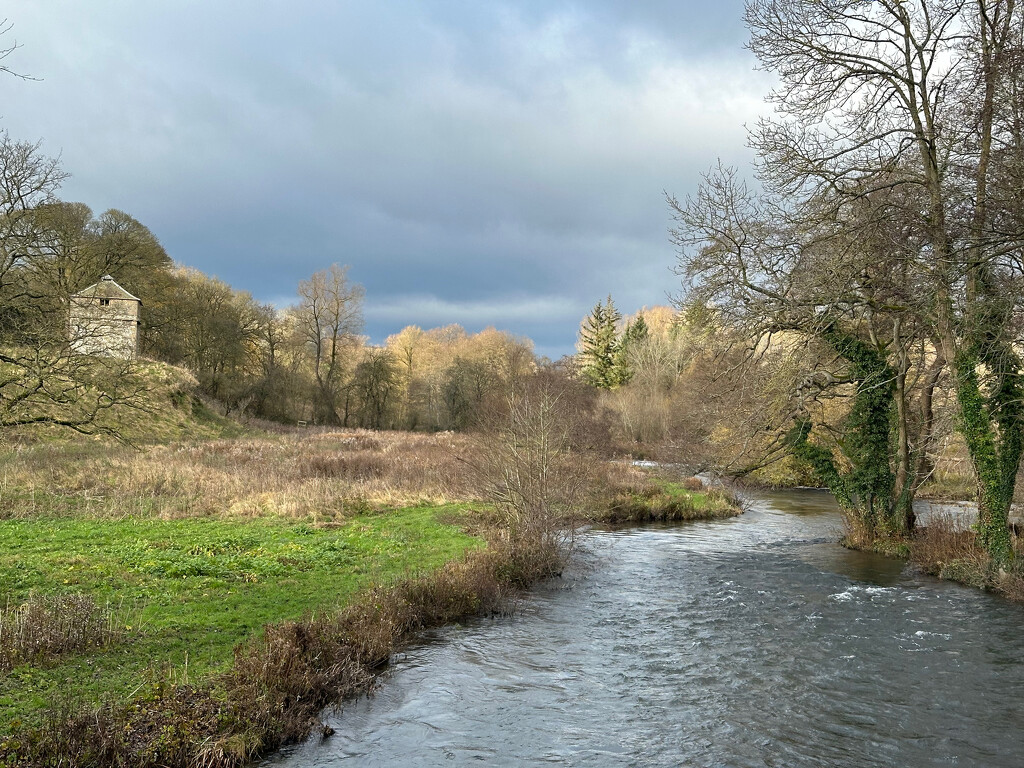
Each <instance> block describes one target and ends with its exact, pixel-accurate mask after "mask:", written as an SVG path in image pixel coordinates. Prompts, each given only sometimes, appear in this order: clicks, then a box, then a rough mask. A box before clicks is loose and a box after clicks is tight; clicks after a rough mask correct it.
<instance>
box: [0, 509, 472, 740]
mask: <svg viewBox="0 0 1024 768" xmlns="http://www.w3.org/2000/svg"><path fill="white" fill-rule="evenodd" d="M459 511H460V509H459V508H458V507H451V506H449V507H420V508H405V509H400V510H395V511H392V512H388V513H384V514H378V515H373V516H363V517H355V518H353V519H351V520H349V521H347V522H345V523H342V524H340V525H336V526H331V527H320V528H316V527H313V526H311V525H310V524H308V523H303V522H299V521H290V520H267V519H257V520H228V519H223V520H220V519H205V520H158V519H149V520H146V519H134V518H129V519H124V520H95V519H68V518H41V519H32V520H4V521H0V550H2V551H4V552H5V555H6V556H5V558H4V559H3V562H2V563H0V584H3V585H4V586H3V589H4V591H5V593H6V601H7V603H8V605H11V606H19V605H24V604H25V601H26V600H31V599H35V600H38V599H39V597H40V596H42V595H47V594H64V595H85V596H88V597H89V598H91V605H93V606H95V609H94V610H95V611H99V612H100V613H101V614H102V619H103V621H104V623H106V624H107V625H108V626H110V627H111V632H110V633H109V636H108V637H107V638H105V639H104V643H103V647H99V648H88V649H84V650H82V651H75V650H73V651H72V652H70V653H67V652H66V653H62V654H53V653H49V652H47V649H45V648H43V649H42V650H41V652H39V653H38V655H37V656H36V658H30V659H28V660H26V661H22V662H21V663H17V664H16V666H14V667H13V669H10V670H8V671H7V674H6V675H4V676H0V725H2V726H6V728H5V730H8V729H10V728H11V727H17V726H19V725H21V724H23V723H25V722H26V721H32V720H33V719H34V716H35V715H37V714H38V713H40V712H41V711H42V710H44V709H45V708H47V707H48V706H52V705H53V703H54V702H58V701H60V700H61V699H62V698H63V697H69V696H70V697H71V698H74V699H79V700H84V701H95V702H98V701H101V700H104V699H109V698H113V699H121V698H125V697H127V696H129V695H130V694H131V693H132V692H133V691H134V692H138V689H139V687H140V686H142V685H143V684H144V683H145V681H147V680H150V681H155V680H156V679H157V678H166V677H170V678H171V679H172V680H174V681H185V680H186V679H187V680H189V681H192V682H195V681H200V680H203V679H206V678H207V677H209V676H210V675H211V674H212V673H216V672H220V671H223V670H225V669H226V668H227V667H228V666H230V664H231V661H232V649H233V648H234V647H235V645H236V644H238V643H239V642H241V641H243V640H245V639H246V638H248V637H251V636H253V635H254V634H256V633H257V632H258V631H259V630H260V628H261V627H262V626H263V625H265V624H269V623H273V622H280V621H286V620H289V619H298V618H300V617H302V616H303V615H306V614H310V613H315V612H329V613H333V612H336V611H337V610H339V609H340V607H342V606H344V605H345V604H346V603H347V602H348V600H349V599H350V598H351V597H352V596H353V595H354V594H355V593H356V592H358V591H359V590H360V589H364V588H366V587H367V586H368V585H370V584H380V583H389V582H391V581H394V580H395V579H397V578H398V577H401V576H407V575H409V574H414V573H423V572H426V571H430V570H433V569H435V568H437V567H438V566H440V565H442V564H444V563H446V562H448V561H450V560H453V559H456V558H459V557H461V556H462V555H463V554H464V553H465V552H466V551H467V550H470V549H474V548H477V547H479V546H481V542H479V541H478V540H476V539H473V538H471V537H469V536H467V535H465V534H463V533H461V532H460V531H459V530H457V529H456V528H453V527H452V526H451V525H450V524H444V523H442V522H440V520H439V518H442V517H443V518H447V519H449V521H450V519H451V518H453V517H454V516H455V515H456V514H457V513H458V512H459ZM41 604H42V605H44V606H45V605H46V604H47V603H46V601H45V600H43V601H41ZM56 608H57V609H58V610H63V611H67V610H68V607H67V606H66V605H64V604H61V603H56ZM11 610H12V609H8V612H10V611H11ZM76 618H78V619H82V620H84V619H86V618H88V617H87V616H78V617H76ZM61 619H62V617H60V616H53V617H51V619H50V620H51V621H52V622H58V623H59V622H60V621H61ZM43 621H44V622H45V619H43ZM37 623H39V622H38V621H37ZM36 631H37V633H38V634H41V633H43V632H48V629H47V628H46V627H42V628H40V629H37V630H36ZM15 661H18V659H16V660H15Z"/></svg>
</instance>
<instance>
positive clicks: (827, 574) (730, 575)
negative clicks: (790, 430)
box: [265, 491, 1024, 768]
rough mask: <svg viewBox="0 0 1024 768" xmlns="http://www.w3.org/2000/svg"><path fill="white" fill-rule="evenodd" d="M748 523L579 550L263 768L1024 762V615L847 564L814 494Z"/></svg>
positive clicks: (832, 514) (867, 565)
mask: <svg viewBox="0 0 1024 768" xmlns="http://www.w3.org/2000/svg"><path fill="white" fill-rule="evenodd" d="M750 504H751V507H750V509H749V511H748V512H747V513H746V514H744V515H743V516H742V517H738V518H734V519H731V520H724V521H714V522H700V523H689V524H681V525H677V526H671V527H646V528H638V529H631V530H628V531H618V532H603V531H593V532H590V533H588V534H586V535H585V536H583V537H582V539H581V541H580V543H579V548H578V551H577V553H576V556H575V559H574V562H573V565H572V567H571V568H570V569H569V570H567V571H566V573H565V574H564V577H563V578H560V579H555V580H552V581H550V582H548V583H546V584H543V585H541V586H540V587H538V588H537V589H536V590H534V591H533V592H531V594H530V595H529V597H527V598H526V599H525V600H524V601H523V602H522V603H521V604H520V605H519V606H518V608H517V611H516V613H515V615H513V616H511V617H505V618H492V619H483V620H480V621H477V622H473V623H471V624H469V625H467V626H456V627H449V628H445V629H443V630H440V631H437V632H434V633H431V634H430V635H429V636H428V637H427V639H426V641H425V642H424V643H423V644H422V645H419V646H417V647H416V648H413V649H412V650H410V651H408V652H406V653H404V654H403V655H401V656H400V657H399V658H398V659H397V660H396V662H395V663H394V665H393V666H392V668H391V671H390V672H389V673H388V675H387V678H386V679H385V680H384V682H383V684H382V686H381V688H380V689H379V690H378V692H377V693H376V694H375V695H374V696H372V697H369V698H364V699H361V700H359V701H356V702H350V703H348V704H346V705H345V707H344V709H343V710H341V711H340V712H337V713H334V714H331V715H330V716H328V717H327V721H328V722H329V724H330V725H331V726H332V727H333V728H334V729H335V730H336V731H337V732H336V733H335V734H334V735H333V736H331V737H330V738H328V739H325V740H323V741H321V740H320V739H319V738H316V739H313V740H311V741H310V742H308V743H306V744H303V745H300V746H298V747H295V748H292V749H290V750H288V751H286V752H283V753H281V754H280V755H278V756H276V757H275V758H273V759H272V760H269V761H267V762H266V763H265V765H266V766H273V767H274V768H285V767H287V768H308V767H310V766H325V767H329V766H388V767H390V766H451V765H516V766H518V765H538V764H551V765H567V766H678V765H693V766H779V767H780V768H783V767H785V768H792V767H793V766H843V767H844V768H846V767H848V766H899V767H901V768H904V767H912V766H1014V767H1015V768H1016V767H1018V766H1022V765H1024V664H1022V663H1021V661H1022V660H1024V631H1022V630H1024V609H1022V608H1021V607H1020V606H1017V605H1014V604H1011V603H1008V602H1006V601H1004V600H1002V599H1000V598H998V597H994V596H992V595H988V594H985V593H982V592H977V591H974V590H970V589H967V588H964V587H960V586H957V585H955V584H951V583H947V582H940V581H937V580H934V579H931V578H928V577H925V576H920V575H916V574H914V573H912V572H911V571H910V570H907V569H904V567H903V564H902V563H900V562H897V561H892V560H887V559H885V558H882V557H879V556H874V555H870V554H865V553H857V552H850V551H848V550H845V549H843V548H841V547H839V546H838V545H837V544H835V543H834V542H835V541H836V539H837V538H838V530H839V519H838V516H837V514H836V511H835V506H834V504H833V502H832V500H831V498H830V497H829V496H827V495H826V494H824V493H821V492H815V491H789V492H782V493H772V494H761V495H758V496H757V497H754V498H751V500H750Z"/></svg>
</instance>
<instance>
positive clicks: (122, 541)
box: [0, 430, 528, 765]
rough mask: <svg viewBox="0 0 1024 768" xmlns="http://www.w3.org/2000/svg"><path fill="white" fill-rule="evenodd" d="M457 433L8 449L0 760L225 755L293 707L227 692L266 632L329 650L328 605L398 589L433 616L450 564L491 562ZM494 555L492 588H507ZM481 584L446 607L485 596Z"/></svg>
mask: <svg viewBox="0 0 1024 768" xmlns="http://www.w3.org/2000/svg"><path fill="white" fill-rule="evenodd" d="M462 443H463V440H462V438H460V437H459V436H456V435H444V434H442V435H402V434H380V433H370V432H365V431H356V430H346V431H314V430H304V431H301V432H300V431H292V432H290V433H284V434H261V435H252V434H250V435H248V436H245V437H240V438H235V439H228V440H223V439H222V440H206V441H202V442H182V443H168V444H165V445H157V446H152V447H150V448H148V449H147V450H145V451H142V452H140V451H137V450H134V449H131V448H128V447H125V446H121V445H117V444H112V443H99V442H94V441H83V440H73V441H62V442H56V441H45V442H41V441H37V442H34V443H26V444H21V445H14V446H9V447H6V448H4V449H3V453H2V455H0V467H2V469H0V551H2V552H3V553H4V558H2V559H0V585H2V586H0V764H3V765H6V764H16V765H22V764H24V765H33V764H40V765H42V764H48V763H54V764H55V761H57V760H59V759H60V758H63V759H64V762H65V764H74V765H91V764H101V765H102V764H105V763H112V762H116V761H117V760H122V761H125V760H126V761H127V762H128V764H139V765H146V764H149V762H152V761H154V760H155V761H157V762H156V763H154V764H164V763H166V764H175V763H174V761H175V760H178V761H179V762H180V763H181V764H186V762H187V760H186V757H185V753H184V752H182V751H181V750H183V749H184V746H183V745H184V744H188V743H190V744H193V745H194V746H195V745H199V744H200V743H203V742H209V743H210V744H213V743H221V742H224V743H228V742H230V744H232V745H234V746H232V747H231V748H230V749H227V751H226V752H225V754H226V755H229V756H228V757H225V758H224V759H225V761H226V762H223V763H222V764H224V765H230V764H233V763H232V760H236V757H231V755H236V756H237V755H238V754H251V753H254V752H258V751H260V750H263V749H266V748H268V746H267V745H272V744H274V743H276V741H277V740H278V739H280V738H282V736H280V735H275V734H280V733H281V732H282V731H281V729H282V728H283V729H284V732H285V736H287V734H288V733H291V732H292V731H294V728H295V727H297V726H295V725H290V726H288V725H282V724H286V723H299V722H304V721H305V720H308V718H305V717H304V715H303V712H302V711H301V709H299V710H296V711H295V713H294V714H287V713H286V712H285V711H284V710H283V709H281V708H280V707H277V709H274V707H275V706H277V705H273V706H271V709H269V710H266V709H264V710H259V711H256V712H255V713H253V711H250V710H249V709H246V707H245V706H243V704H246V705H247V704H248V699H249V698H252V697H251V696H247V697H242V698H239V697H237V696H236V697H235V699H232V695H231V694H230V691H232V690H239V685H240V683H238V677H237V675H238V674H240V672H239V671H240V670H241V669H243V668H244V667H245V664H244V661H245V659H251V658H257V657H259V653H260V652H259V651H258V650H257V648H258V646H259V644H260V643H261V642H270V641H269V640H267V638H270V637H281V636H282V634H281V633H284V634H285V635H287V634H288V632H292V633H293V634H294V632H298V633H299V634H301V635H303V636H309V637H313V636H320V637H321V638H322V642H323V643H327V644H328V645H330V643H337V642H340V640H339V639H338V638H335V639H334V640H330V639H329V638H330V633H329V632H327V631H326V630H325V629H324V628H325V627H326V625H325V624H324V623H323V622H324V621H326V620H327V618H328V617H334V618H335V619H338V617H340V616H344V615H346V614H345V612H346V611H354V610H356V608H355V607H356V606H358V605H361V604H363V602H365V601H366V600H371V601H379V598H380V595H381V594H384V593H385V592H387V591H388V590H389V589H391V590H398V589H399V586H398V585H404V587H402V588H404V589H407V590H409V589H411V590H413V591H414V592H416V593H417V594H422V595H423V598H424V602H423V604H422V605H421V606H420V609H422V611H424V612H425V613H424V616H429V615H433V614H434V612H435V610H436V606H435V605H434V604H436V603H437V602H438V601H439V600H441V599H442V598H441V597H440V596H439V595H440V593H443V592H445V590H446V589H454V587H453V586H452V585H453V584H454V583H457V582H458V581H459V579H460V578H463V577H462V576H457V575H458V574H465V578H466V579H467V580H468V581H469V582H474V583H475V582H477V581H480V578H479V574H480V568H481V567H482V566H481V565H480V563H483V562H486V563H490V565H489V566H488V567H490V568H491V569H492V570H494V569H496V568H497V567H498V565H497V563H498V560H496V559H495V555H494V554H493V551H492V550H493V548H492V549H491V550H487V549H486V547H487V542H486V539H487V536H488V535H491V536H492V538H493V537H494V536H493V535H492V534H489V533H488V530H489V526H490V525H491V516H490V515H489V513H488V511H487V508H486V505H485V504H484V503H483V501H482V500H481V499H479V498H477V497H476V496H475V495H474V494H473V493H472V491H471V489H470V488H469V487H468V485H467V483H466V481H465V478H463V477H462V476H461V475H460V473H459V471H458V468H459V462H458V461H457V456H458V454H459V452H460V451H462V450H464V449H465V447H466V446H464V445H463V444H462ZM517 557H519V558H520V559H523V560H526V558H525V557H524V556H523V555H522V553H521V552H518V553H517ZM471 564H472V565H471ZM505 565H506V570H507V571H508V576H507V578H505V577H503V578H505V581H498V582H496V583H499V584H505V583H506V582H507V583H508V584H509V585H511V584H514V583H515V581H516V579H517V578H519V577H518V576H516V575H515V573H514V571H515V570H516V569H515V568H514V567H512V566H514V565H515V563H514V562H513V563H512V565H509V564H508V563H506V564H505ZM527 566H528V563H526V562H524V563H521V564H519V570H520V571H524V569H526V568H527ZM453 574H455V575H453ZM431 579H433V580H434V581H430V580H431ZM453 579H454V581H453ZM484 581H486V580H484ZM480 583H481V584H483V583H484V582H483V581H480ZM444 585H447V586H444ZM442 586H444V588H442ZM510 588H511V587H510ZM488 590H491V587H484V586H482V587H481V589H480V594H479V599H478V600H476V602H474V603H473V604H472V606H471V607H470V608H467V607H465V606H466V605H469V603H467V602H466V598H465V595H463V596H462V597H460V598H458V599H457V600H455V603H458V604H460V605H462V606H463V607H461V608H457V609H456V608H450V609H449V608H446V609H445V610H444V611H442V614H443V615H444V616H448V615H449V614H450V613H451V611H454V614H452V615H457V614H458V613H459V612H460V611H464V610H470V609H472V610H478V609H480V608H481V607H485V606H487V605H489V604H490V598H489V597H488V596H487V593H488ZM463 591H464V592H465V590H463ZM492 591H493V590H492ZM395 594H396V595H397V594H398V593H397V592H396V593H395ZM395 599H397V598H395ZM444 599H448V598H444ZM406 602H409V601H406ZM372 604H374V605H375V604H376V602H373V603H372ZM410 610H411V609H410ZM410 615H413V620H412V623H413V624H415V623H417V622H422V621H425V619H422V618H420V619H416V618H415V612H413V614H410ZM311 617H318V618H311ZM338 620H340V619H338ZM265 627H266V628H267V629H266V630H264V628H265ZM289 628H291V629H289ZM318 628H319V629H318ZM375 631H376V630H375ZM346 637H347V635H346ZM400 637H401V633H400V632H397V633H395V638H396V639H395V642H398V641H399V640H400ZM260 638H263V639H262V640H261V639H260ZM346 642H347V640H346ZM375 642H378V643H379V641H375ZM264 650H266V649H264ZM254 654H255V656H254ZM338 663H341V662H338ZM314 666H315V665H314ZM327 666H328V667H332V666H334V665H331V664H328V665H327ZM348 666H351V665H350V664H349V665H348ZM311 669H312V667H311ZM318 674H319V673H318ZM289 677H291V679H290V682H288V683H287V684H289V685H293V686H296V687H295V689H294V691H293V694H294V698H295V699H296V701H298V700H302V701H306V702H308V701H309V700H310V697H311V696H314V695H315V689H316V688H317V684H316V682H315V677H316V675H313V676H312V677H311V676H310V675H305V677H304V680H305V682H297V681H296V679H295V678H294V676H289V675H285V678H286V679H287V678H289ZM232 681H234V682H232ZM328 682H331V681H328ZM325 685H326V684H325ZM243 687H244V686H243ZM307 688H308V689H309V690H308V691H307V690H306V689H307ZM269 690H270V688H267V691H269ZM268 695H269V694H268ZM286 698H287V697H286ZM256 699H258V700H259V701H263V702H264V703H266V702H267V701H269V700H267V699H266V697H262V698H261V697H260V696H256ZM232 701H234V702H235V703H234V704H232V703H231V702H232ZM267 706H270V704H267ZM225 707H226V708H227V709H225ZM285 709H289V707H285ZM232 712H234V714H232ZM246 712H248V714H245V713H246ZM240 713H241V714H240ZM307 724H308V723H307ZM289 729H291V730H289ZM115 733H116V734H120V735H118V736H117V737H116V738H114V734H115ZM200 733H201V734H203V736H202V738H201V739H198V740H197V739H196V736H197V734H200ZM129 734H130V735H129ZM62 739H63V740H64V741H62ZM91 745H95V747H96V748H97V749H99V748H101V747H102V749H103V750H104V752H103V754H102V755H101V754H99V753H96V752H90V751H89V750H91V749H93V746H91ZM197 748H198V747H197ZM176 750H177V751H176ZM193 752H194V750H193ZM179 753H180V754H179ZM211 754H212V753H211ZM175 755H176V757H175ZM193 758H195V754H192V756H191V757H189V758H187V759H188V760H191V759H193ZM211 759H212V758H211ZM160 761H163V762H162V763H161V762H160ZM181 761H185V762H181ZM207 764H209V765H213V764H215V763H214V762H210V760H207Z"/></svg>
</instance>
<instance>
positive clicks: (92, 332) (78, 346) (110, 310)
mask: <svg viewBox="0 0 1024 768" xmlns="http://www.w3.org/2000/svg"><path fill="white" fill-rule="evenodd" d="M141 307H142V301H141V300H140V299H139V298H137V297H135V296H132V295H131V294H130V293H128V291H126V290H125V289H124V288H122V287H121V286H120V285H118V284H117V283H115V282H114V278H112V277H111V276H110V275H104V276H103V277H102V278H100V281H99V282H98V283H96V284H95V285H90V286H89V287H88V288H85V289H83V290H81V291H79V292H78V293H76V294H73V295H72V296H71V323H70V332H71V348H72V349H73V350H74V351H75V352H77V353H79V354H80V355H96V356H98V357H116V358H120V359H122V360H134V359H135V358H136V357H137V356H138V354H139V325H140V320H139V310H140V308H141Z"/></svg>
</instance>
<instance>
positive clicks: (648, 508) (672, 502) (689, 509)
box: [593, 468, 743, 525]
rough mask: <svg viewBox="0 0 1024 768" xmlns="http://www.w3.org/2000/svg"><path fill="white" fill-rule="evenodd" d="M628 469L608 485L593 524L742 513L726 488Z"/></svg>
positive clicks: (712, 518)
mask: <svg viewBox="0 0 1024 768" xmlns="http://www.w3.org/2000/svg"><path fill="white" fill-rule="evenodd" d="M631 469H632V470H633V471H632V472H629V473H625V474H626V476H625V477H618V478H615V479H613V480H612V481H611V482H610V484H609V488H608V492H607V493H606V496H605V498H606V500H604V501H602V503H601V504H600V506H599V507H598V508H597V509H596V511H595V512H594V514H593V519H594V520H595V521H597V522H603V523H609V524H613V525H614V524H622V523H645V522H684V521H688V520H714V519H719V518H724V517H735V516H736V515H739V514H741V513H742V512H743V508H742V506H741V505H740V502H739V500H738V499H737V498H736V496H735V494H733V493H732V492H731V491H729V490H728V489H726V488H708V487H706V486H705V484H704V482H703V481H702V480H701V479H700V478H697V477H689V478H685V479H681V480H678V481H673V480H668V479H665V478H662V477H657V476H654V475H651V474H649V473H647V472H643V471H640V470H637V469H636V468H631ZM619 474H620V475H621V474H623V473H621V472H620V473H619Z"/></svg>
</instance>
